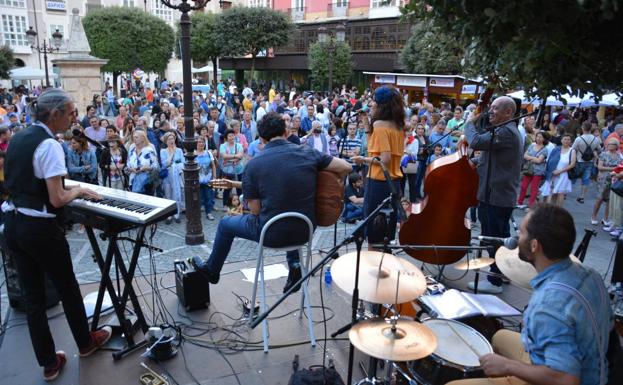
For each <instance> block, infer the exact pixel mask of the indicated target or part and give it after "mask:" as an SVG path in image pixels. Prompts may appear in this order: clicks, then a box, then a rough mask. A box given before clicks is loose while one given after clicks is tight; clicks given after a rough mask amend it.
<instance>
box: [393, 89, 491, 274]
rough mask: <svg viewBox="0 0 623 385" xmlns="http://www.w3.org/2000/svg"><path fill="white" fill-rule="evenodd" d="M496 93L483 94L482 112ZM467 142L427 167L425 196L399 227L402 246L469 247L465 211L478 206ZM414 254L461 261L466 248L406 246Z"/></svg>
mask: <svg viewBox="0 0 623 385" xmlns="http://www.w3.org/2000/svg"><path fill="white" fill-rule="evenodd" d="M492 94H493V89H487V91H486V92H485V93H484V94H483V95H482V97H481V102H480V103H479V105H478V108H477V110H476V112H475V113H476V114H479V113H480V111H481V110H482V108H483V106H485V105H486V104H487V103H488V101H489V100H490V98H491V95H492ZM467 149H468V144H467V143H466V142H465V141H464V140H461V141H459V143H458V149H457V151H456V152H455V153H453V154H450V155H447V156H444V157H441V158H439V159H436V160H434V161H433V162H432V163H431V164H429V165H428V167H427V169H426V176H425V177H424V199H423V200H422V201H421V202H419V203H415V204H413V205H412V206H411V215H409V218H408V219H407V221H406V222H405V223H404V224H402V225H401V226H400V233H399V235H398V237H399V240H400V244H401V245H405V246H408V245H433V246H434V245H438V246H468V245H469V243H470V240H471V228H470V224H469V220H468V219H466V218H465V213H466V212H467V209H469V208H470V207H474V206H476V205H478V199H477V197H476V195H477V193H478V173H477V172H476V168H475V165H474V164H472V162H471V161H470V160H469V159H468V154H467ZM405 251H406V253H407V254H409V255H410V256H411V257H413V258H415V259H417V260H420V261H422V262H426V263H432V264H438V265H447V264H451V263H455V262H457V261H459V260H460V259H461V258H463V256H464V255H465V250H434V249H433V250H417V249H408V248H406V249H405Z"/></svg>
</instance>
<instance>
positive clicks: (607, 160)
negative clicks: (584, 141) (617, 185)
mask: <svg viewBox="0 0 623 385" xmlns="http://www.w3.org/2000/svg"><path fill="white" fill-rule="evenodd" d="M619 145H620V143H619V141H618V140H617V139H616V138H612V139H609V140H608V142H606V148H605V150H604V151H602V153H601V154H599V160H598V162H597V169H598V170H599V174H597V198H596V199H595V206H594V207H593V214H592V215H591V224H593V225H597V224H599V221H598V220H597V215H598V214H599V209H600V208H601V203H602V202H604V203H605V205H604V206H605V208H604V217H603V219H602V220H601V224H602V225H604V226H606V227H610V226H612V222H611V221H609V220H608V219H609V217H610V215H609V214H610V210H609V207H608V206H609V201H610V185H611V183H612V176H611V175H610V173H611V172H612V171H614V168H615V167H616V166H618V165H619V163H621V161H622V160H623V154H621V151H619Z"/></svg>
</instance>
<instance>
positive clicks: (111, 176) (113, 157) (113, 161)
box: [102, 134, 128, 190]
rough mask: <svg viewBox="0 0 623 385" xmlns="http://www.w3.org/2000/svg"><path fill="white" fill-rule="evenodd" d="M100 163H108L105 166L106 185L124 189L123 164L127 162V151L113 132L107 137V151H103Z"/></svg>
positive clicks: (125, 186)
mask: <svg viewBox="0 0 623 385" xmlns="http://www.w3.org/2000/svg"><path fill="white" fill-rule="evenodd" d="M102 163H105V164H107V165H108V167H107V168H106V170H107V171H108V178H107V179H108V183H109V186H108V187H111V188H114V189H117V190H126V188H127V178H126V174H125V165H126V164H127V163H128V153H127V151H126V149H125V147H123V142H122V141H121V138H120V137H119V135H116V134H115V135H113V136H112V137H109V138H108V151H105V152H104V153H103V155H102Z"/></svg>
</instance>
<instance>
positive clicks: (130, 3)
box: [123, 0, 134, 8]
mask: <svg viewBox="0 0 623 385" xmlns="http://www.w3.org/2000/svg"><path fill="white" fill-rule="evenodd" d="M123 6H124V7H132V8H134V0H123Z"/></svg>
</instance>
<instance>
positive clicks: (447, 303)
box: [420, 289, 521, 319]
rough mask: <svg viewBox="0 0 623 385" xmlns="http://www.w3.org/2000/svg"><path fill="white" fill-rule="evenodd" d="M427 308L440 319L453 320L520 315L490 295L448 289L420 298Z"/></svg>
mask: <svg viewBox="0 0 623 385" xmlns="http://www.w3.org/2000/svg"><path fill="white" fill-rule="evenodd" d="M420 301H422V302H423V303H424V305H426V306H427V307H428V308H430V309H431V310H432V311H434V312H435V313H437V315H438V316H439V317H441V318H448V319H455V318H465V317H471V316H475V315H484V316H489V317H507V316H519V315H521V313H520V312H519V311H518V310H517V309H515V308H514V307H512V306H510V305H509V304H507V303H506V302H504V301H502V300H501V299H499V298H498V297H496V296H494V295H491V294H471V293H464V292H460V291H458V290H455V289H450V290H448V291H446V292H444V293H443V294H436V295H426V296H423V297H421V298H420Z"/></svg>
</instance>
